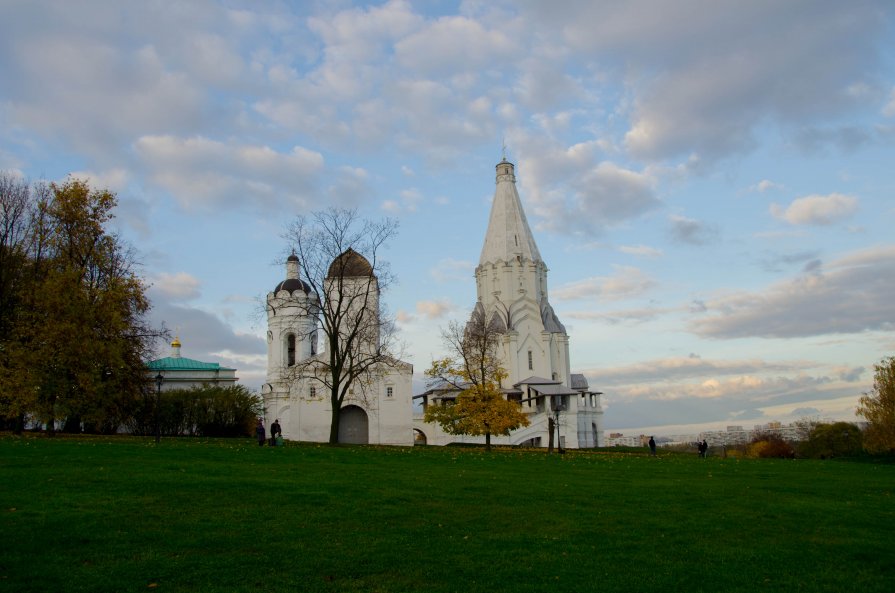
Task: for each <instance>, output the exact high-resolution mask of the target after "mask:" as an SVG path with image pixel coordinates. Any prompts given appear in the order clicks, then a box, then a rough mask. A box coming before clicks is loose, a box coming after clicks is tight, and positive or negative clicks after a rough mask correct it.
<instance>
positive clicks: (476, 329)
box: [425, 313, 528, 451]
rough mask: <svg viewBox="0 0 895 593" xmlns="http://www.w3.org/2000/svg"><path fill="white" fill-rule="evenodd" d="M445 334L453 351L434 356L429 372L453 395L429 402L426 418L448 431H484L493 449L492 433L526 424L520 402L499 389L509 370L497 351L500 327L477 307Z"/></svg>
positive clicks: (503, 432) (436, 384) (430, 378)
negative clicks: (506, 369)
mask: <svg viewBox="0 0 895 593" xmlns="http://www.w3.org/2000/svg"><path fill="white" fill-rule="evenodd" d="M441 335H442V340H443V342H444V345H445V346H446V347H447V348H448V350H449V351H450V354H449V355H448V356H446V357H444V358H441V359H438V360H434V361H433V362H432V366H431V367H430V368H429V369H428V370H427V371H426V376H427V377H428V383H429V387H437V388H440V389H442V390H444V391H445V392H446V393H451V396H445V397H442V398H439V400H440V401H436V402H433V403H432V404H430V405H429V406H427V407H426V415H425V420H426V422H435V423H437V424H439V425H440V426H441V428H442V430H444V431H445V432H447V433H448V434H455V435H460V434H464V435H471V436H481V435H484V437H485V448H486V449H487V450H489V451H490V450H491V435H508V434H510V431H512V430H515V429H517V428H520V427H522V426H528V417H527V416H526V415H525V414H524V413H523V412H522V409H521V408H520V406H519V404H518V403H516V402H512V401H508V400H507V399H506V397H505V396H504V393H503V391H502V389H501V382H502V381H503V380H504V379H506V377H507V372H506V371H505V370H504V369H503V368H502V367H501V364H500V359H499V358H498V357H497V355H496V350H497V346H498V337H499V335H500V333H499V329H498V328H496V327H492V326H491V325H490V324H488V323H487V322H486V320H485V317H484V315H482V314H479V313H474V314H473V316H472V318H471V319H470V321H469V323H467V324H466V325H465V326H463V325H461V324H459V323H457V322H452V323H451V324H450V325H449V326H448V328H447V329H446V330H444V331H443V332H442V334H441ZM454 394H456V395H455V396H454V397H452V396H453V395H454Z"/></svg>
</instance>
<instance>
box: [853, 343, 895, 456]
mask: <svg viewBox="0 0 895 593" xmlns="http://www.w3.org/2000/svg"><path fill="white" fill-rule="evenodd" d="M873 368H874V376H873V389H872V390H871V391H870V392H869V393H865V394H864V395H863V396H861V399H860V403H859V404H858V409H857V413H858V415H859V416H863V417H864V418H865V419H866V420H867V423H868V426H867V431H866V432H865V433H864V447H865V448H866V449H867V450H868V451H870V452H871V453H895V357H893V356H890V357H888V358H884V359H883V360H882V361H881V362H880V363H879V364H877V365H874V366H873Z"/></svg>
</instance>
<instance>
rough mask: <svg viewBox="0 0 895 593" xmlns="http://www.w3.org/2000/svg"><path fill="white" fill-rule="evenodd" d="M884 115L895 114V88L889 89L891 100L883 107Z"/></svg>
mask: <svg viewBox="0 0 895 593" xmlns="http://www.w3.org/2000/svg"><path fill="white" fill-rule="evenodd" d="M883 115H885V116H886V117H893V116H895V88H893V89H892V90H891V91H889V100H888V102H887V103H886V105H885V107H883Z"/></svg>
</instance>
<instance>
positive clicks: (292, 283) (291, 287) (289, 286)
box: [273, 278, 311, 294]
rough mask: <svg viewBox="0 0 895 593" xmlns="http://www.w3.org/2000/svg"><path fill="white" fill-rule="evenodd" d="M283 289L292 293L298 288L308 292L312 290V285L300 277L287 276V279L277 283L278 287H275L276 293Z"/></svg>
mask: <svg viewBox="0 0 895 593" xmlns="http://www.w3.org/2000/svg"><path fill="white" fill-rule="evenodd" d="M281 290H286V291H288V292H290V293H292V292H295V291H296V290H300V291H302V292H303V293H305V294H308V293H310V292H311V287H310V286H308V285H307V284H306V283H304V282H302V281H301V280H299V279H298V278H286V279H285V280H283V281H282V282H280V283H279V284H277V287H276V288H274V289H273V292H274V294H276V293H278V292H280V291H281Z"/></svg>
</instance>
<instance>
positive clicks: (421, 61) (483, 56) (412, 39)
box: [395, 16, 518, 77]
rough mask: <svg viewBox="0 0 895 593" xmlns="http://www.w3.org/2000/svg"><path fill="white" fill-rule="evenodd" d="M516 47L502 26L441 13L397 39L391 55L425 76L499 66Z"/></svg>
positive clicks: (514, 51)
mask: <svg viewBox="0 0 895 593" xmlns="http://www.w3.org/2000/svg"><path fill="white" fill-rule="evenodd" d="M517 49H518V47H517V45H516V44H515V43H514V42H513V40H512V39H511V38H510V37H508V36H507V35H506V34H505V33H504V32H503V30H502V29H492V30H487V29H486V28H485V27H484V26H483V25H482V23H480V22H478V21H475V20H473V19H469V18H466V17H462V16H451V17H442V18H439V19H437V20H436V21H435V22H433V23H431V24H428V26H426V27H423V28H422V29H421V30H419V31H416V32H414V33H412V34H410V35H408V36H407V37H405V38H403V39H401V40H400V41H398V42H397V43H396V44H395V56H396V59H397V60H398V62H399V63H400V64H401V65H402V66H403V67H405V68H408V69H410V70H412V71H415V72H418V73H421V74H424V75H425V76H430V77H435V76H446V75H448V76H449V75H451V74H453V73H456V72H462V71H468V70H473V71H474V70H479V69H481V68H487V67H488V66H490V67H492V68H499V67H500V66H499V65H500V64H501V63H502V62H503V58H510V57H511V56H513V55H514V53H516V51H517Z"/></svg>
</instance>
